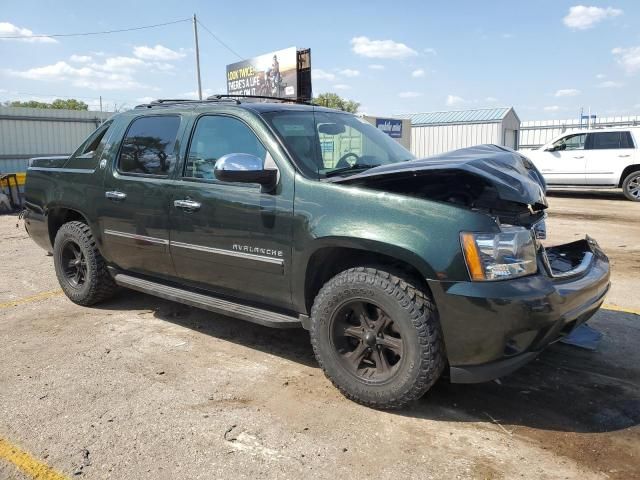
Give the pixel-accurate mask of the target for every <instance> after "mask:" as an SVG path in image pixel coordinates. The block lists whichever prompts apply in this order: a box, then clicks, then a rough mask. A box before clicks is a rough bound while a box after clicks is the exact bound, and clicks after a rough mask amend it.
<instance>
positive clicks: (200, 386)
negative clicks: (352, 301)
mask: <svg viewBox="0 0 640 480" xmlns="http://www.w3.org/2000/svg"><path fill="white" fill-rule="evenodd" d="M550 203H551V208H550V212H549V213H550V217H549V221H548V230H549V233H550V238H549V243H556V242H561V241H569V240H573V239H575V238H578V237H579V236H581V235H583V234H584V233H585V232H588V233H590V234H592V236H594V237H595V238H596V239H597V240H598V241H599V242H600V244H601V245H602V246H603V247H604V249H605V251H607V253H609V254H610V256H611V260H612V263H613V286H612V290H611V293H610V295H609V297H608V299H607V303H608V304H613V305H617V306H619V307H623V308H628V309H639V308H640V297H639V296H638V295H637V294H636V292H637V286H638V282H637V278H638V273H639V272H638V270H639V269H640V252H639V250H640V245H639V242H638V240H637V239H638V238H640V205H639V204H632V203H631V202H627V201H622V200H621V199H620V195H619V194H617V193H616V194H581V195H580V196H577V195H575V194H566V193H564V194H554V195H553V196H551V197H550ZM16 221H17V217H15V216H1V217H0V278H2V279H4V281H3V282H2V283H0V345H2V348H1V350H0V351H1V352H2V355H1V356H0V359H1V361H0V439H5V440H7V441H10V442H12V443H13V444H14V445H18V446H20V447H21V448H23V449H24V450H27V451H29V452H30V453H31V454H32V455H33V456H34V457H36V458H38V459H40V460H41V461H42V462H44V463H47V464H48V465H50V466H52V467H53V468H55V469H56V470H57V471H59V472H62V473H63V474H66V475H68V476H76V478H85V477H86V478H88V479H122V478H136V479H146V478H149V479H172V478H190V479H191V478H207V479H210V478H234V479H237V478H257V477H261V478H296V479H297V478H302V476H306V477H313V478H330V479H335V478H365V477H374V478H391V477H393V478H395V479H399V478H420V479H428V478H437V479H439V478H443V479H450V478H459V479H471V478H473V479H476V478H477V479H494V478H507V479H512V478H538V479H551V478H554V479H555V478H578V477H579V478H580V479H582V480H587V479H592V478H619V479H629V478H634V476H635V478H638V472H639V471H640V428H639V427H638V424H639V423H640V350H639V349H638V348H637V345H638V342H639V341H640V323H639V322H638V320H639V318H640V317H638V316H637V315H634V314H630V313H624V312H618V311H604V310H603V311H601V312H599V313H598V314H597V316H596V317H595V318H594V319H593V320H592V321H591V322H590V323H591V325H592V326H594V327H596V328H598V329H600V330H601V331H602V332H603V333H604V334H605V337H604V339H603V342H602V344H601V348H600V349H599V351H598V352H595V353H591V352H587V351H584V350H580V349H577V348H574V347H570V346H567V345H562V344H557V345H554V346H552V347H551V348H550V349H549V350H548V351H547V352H545V353H544V354H543V355H541V356H540V357H539V358H538V360H536V361H534V362H533V363H532V364H530V365H528V366H527V367H525V368H523V369H522V370H520V371H519V372H517V373H515V374H513V375H511V376H508V377H505V378H503V379H502V380H501V381H500V382H491V383H487V384H481V385H451V384H448V383H447V382H446V381H441V382H439V383H438V384H437V385H436V386H435V387H434V388H433V389H432V390H431V391H430V392H429V393H428V394H427V395H426V396H425V397H424V398H423V399H421V400H420V401H419V402H417V403H416V404H414V405H412V406H411V407H410V408H408V409H406V410H403V411H400V412H394V413H389V412H379V411H375V410H371V409H367V408H364V407H361V406H359V405H357V404H354V403H352V402H350V401H348V400H346V399H344V398H343V397H342V396H341V395H340V394H339V393H338V392H337V391H336V390H335V389H334V388H333V387H332V386H331V384H330V382H329V381H328V380H326V379H325V377H324V376H323V374H322V372H321V371H320V370H319V369H318V367H317V365H316V363H315V361H314V359H313V355H312V351H311V347H310V345H309V339H308V335H307V333H306V332H305V331H304V330H292V331H281V330H271V329H267V328H264V327H261V326H258V325H254V324H250V323H243V322H241V321H238V320H234V319H229V318H226V317H222V316H218V315H213V314H211V313H208V312H203V311H199V310H196V309H192V308H189V307H185V306H182V305H178V304H173V303H170V302H166V301H163V300H159V299H157V298H154V297H151V296H147V295H143V294H139V293H135V292H123V293H122V294H120V295H119V296H118V297H117V298H116V299H114V300H112V301H109V302H107V303H105V304H103V305H100V306H99V307H96V308H83V307H79V306H76V305H74V304H72V303H71V302H69V301H68V300H67V299H66V297H64V296H63V295H61V294H60V291H59V287H58V285H57V282H56V279H55V275H54V271H53V265H52V263H53V262H52V259H51V257H47V256H46V255H45V253H44V252H43V251H42V250H40V249H39V248H38V247H36V246H35V244H33V242H31V240H30V239H29V238H28V237H27V235H26V234H25V233H24V229H23V228H22V226H21V228H19V229H16ZM0 478H3V479H4V478H9V479H13V478H16V479H21V478H26V477H23V476H22V475H21V474H20V473H19V472H18V470H17V469H16V468H15V467H14V466H13V465H11V464H9V463H6V462H3V461H2V460H0Z"/></svg>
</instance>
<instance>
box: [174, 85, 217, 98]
mask: <svg viewBox="0 0 640 480" xmlns="http://www.w3.org/2000/svg"><path fill="white" fill-rule="evenodd" d="M217 93H221V94H223V95H226V93H227V91H226V90H225V89H222V88H218V89H217V90H214V89H212V88H203V89H202V98H207V97H210V96H211V95H215V94H217ZM176 97H177V98H186V99H188V100H189V99H191V100H197V98H198V92H196V91H195V90H192V91H190V92H183V93H179V94H178V95H176Z"/></svg>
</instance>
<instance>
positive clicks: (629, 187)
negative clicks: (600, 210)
mask: <svg viewBox="0 0 640 480" xmlns="http://www.w3.org/2000/svg"><path fill="white" fill-rule="evenodd" d="M622 191H623V192H624V196H625V197H627V199H629V200H631V201H632V202H640V170H636V171H635V172H631V173H630V174H629V175H627V177H626V178H625V179H624V181H623V182H622Z"/></svg>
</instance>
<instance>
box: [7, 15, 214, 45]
mask: <svg viewBox="0 0 640 480" xmlns="http://www.w3.org/2000/svg"><path fill="white" fill-rule="evenodd" d="M190 21H191V19H190V18H184V19H182V20H174V21H173V22H165V23H156V24H155V25H144V26H142V27H131V28H121V29H118V30H103V31H101V32H83V33H52V34H50V35H0V40H5V39H12V38H13V39H18V38H47V37H85V36H88V35H103V34H108V33H121V32H133V31H134V30H144V29H147V28H157V27H164V26H166V25H174V24H176V23H182V22H190ZM203 27H204V25H203ZM205 28H206V27H205ZM209 33H211V32H209ZM212 35H213V34H212Z"/></svg>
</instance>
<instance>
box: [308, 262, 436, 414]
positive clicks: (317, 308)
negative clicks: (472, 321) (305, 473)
mask: <svg viewBox="0 0 640 480" xmlns="http://www.w3.org/2000/svg"><path fill="white" fill-rule="evenodd" d="M385 270H387V269H386V268H385ZM385 270H381V269H377V268H371V267H357V268H351V269H349V270H345V271H344V272H342V273H340V274H338V275H336V276H335V277H333V278H332V279H331V280H329V281H328V282H327V283H326V284H325V285H324V286H323V287H322V289H321V290H320V292H319V293H318V295H317V297H316V298H315V301H314V303H313V307H312V310H311V328H310V336H311V344H312V346H313V351H314V353H315V357H316V359H317V361H318V363H319V364H320V367H321V368H322V370H323V371H324V373H325V375H326V376H327V378H328V379H329V380H331V382H332V383H333V384H334V385H335V386H336V388H338V390H340V392H342V394H344V395H345V396H346V397H347V398H349V399H351V400H353V401H356V402H358V403H361V404H363V405H366V406H369V407H373V408H378V409H397V408H401V407H403V406H405V405H406V404H407V403H409V402H411V401H413V400H416V399H418V398H420V397H422V396H423V395H424V394H425V392H426V391H427V390H429V388H431V386H432V385H433V384H434V383H435V382H436V381H437V380H438V378H439V377H440V376H441V374H442V372H443V370H444V366H445V358H446V355H445V349H444V343H443V340H442V333H441V328H440V322H439V320H438V315H437V311H436V308H435V305H434V303H433V301H432V299H431V298H430V296H429V295H428V294H427V293H426V292H424V291H423V290H421V289H420V288H418V287H416V286H415V285H416V284H417V282H415V281H412V280H411V279H410V278H409V277H408V276H406V275H404V274H402V273H399V272H394V273H390V272H388V271H385ZM351 299H369V300H371V301H373V302H376V303H377V304H378V305H381V306H384V309H385V311H386V313H387V315H388V316H389V317H390V318H392V320H393V322H394V323H396V322H397V324H398V327H400V328H402V338H403V341H404V343H405V344H406V347H403V348H404V349H405V350H406V353H403V356H404V357H406V358H404V359H403V360H404V361H403V364H402V365H401V366H400V367H399V370H397V371H396V373H395V374H394V375H393V377H392V378H391V379H390V380H389V381H388V383H386V384H383V385H380V384H370V383H368V382H367V381H366V380H364V379H361V378H360V377H357V376H354V375H353V373H352V372H349V371H348V370H347V369H346V368H345V367H344V366H343V365H342V364H341V363H340V360H339V357H338V355H340V353H339V352H337V350H336V348H334V347H333V346H332V344H331V333H330V330H331V328H332V327H331V325H330V323H331V318H333V315H335V314H336V312H338V309H339V308H341V307H340V306H341V305H344V304H345V302H349V301H350V300H351ZM403 352H404V350H403Z"/></svg>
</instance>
